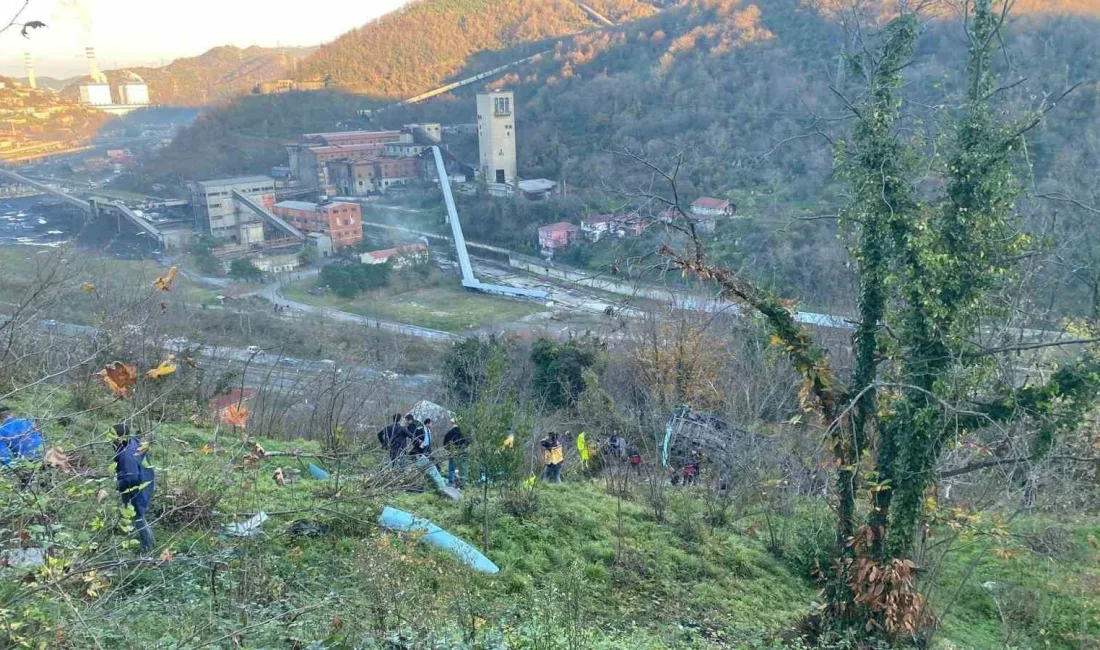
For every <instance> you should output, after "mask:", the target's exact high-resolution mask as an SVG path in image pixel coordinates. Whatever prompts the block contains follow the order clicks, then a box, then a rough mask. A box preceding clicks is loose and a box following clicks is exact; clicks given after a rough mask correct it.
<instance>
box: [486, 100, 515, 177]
mask: <svg viewBox="0 0 1100 650" xmlns="http://www.w3.org/2000/svg"><path fill="white" fill-rule="evenodd" d="M514 109H515V96H514V95H513V93H511V92H492V93H478V96H477V139H478V146H479V148H480V151H481V156H480V170H481V178H482V180H484V181H485V182H486V183H514V182H515V180H516V114H515V110H514Z"/></svg>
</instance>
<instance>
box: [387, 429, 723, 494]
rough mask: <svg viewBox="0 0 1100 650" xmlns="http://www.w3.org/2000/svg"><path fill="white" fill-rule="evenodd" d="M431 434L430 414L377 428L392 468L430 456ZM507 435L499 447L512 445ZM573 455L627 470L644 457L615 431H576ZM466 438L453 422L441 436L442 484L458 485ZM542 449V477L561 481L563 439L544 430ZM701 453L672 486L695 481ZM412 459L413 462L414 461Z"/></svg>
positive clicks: (637, 467)
mask: <svg viewBox="0 0 1100 650" xmlns="http://www.w3.org/2000/svg"><path fill="white" fill-rule="evenodd" d="M434 435H435V434H434V433H433V431H432V420H431V418H424V421H423V422H421V421H419V420H417V419H416V418H415V417H414V416H413V415H412V414H408V415H406V416H404V418H402V416H401V414H396V415H394V416H393V419H392V421H391V422H390V424H389V425H387V426H385V427H383V428H382V429H381V430H379V431H378V444H380V445H382V448H383V449H386V450H387V451H388V453H389V459H390V463H391V465H392V466H393V467H395V468H397V469H404V468H405V467H406V466H407V465H408V459H409V458H414V459H419V458H421V457H431V456H432V453H433V451H434V450H435V445H434ZM513 439H514V438H513V437H512V436H509V437H508V439H507V440H505V442H504V447H505V448H507V447H510V446H511V445H512V441H513ZM576 445H577V454H578V457H579V459H580V468H581V470H582V471H593V470H598V469H599V468H601V467H608V466H612V465H614V464H620V465H625V466H626V467H627V468H628V469H629V470H631V471H634V472H639V473H640V472H641V471H642V468H643V466H644V462H645V461H644V459H643V457H642V453H641V451H640V450H639V449H638V448H637V447H636V446H634V445H631V444H629V443H627V441H626V439H625V438H624V437H623V436H621V435H619V434H618V433H616V434H613V435H611V436H609V437H608V438H605V439H602V440H596V441H594V442H590V441H588V440H586V434H585V433H584V432H583V431H581V432H580V433H579V434H577V437H576ZM469 446H470V440H469V439H468V438H467V437H466V436H465V435H464V434H463V432H462V430H461V429H460V428H459V427H458V425H457V423H456V424H455V425H454V426H452V427H451V428H450V430H448V431H447V433H446V435H444V436H443V449H444V451H445V452H446V458H447V474H446V477H447V484H448V485H450V486H451V487H463V486H464V485H465V484H466V480H467V473H468V470H469ZM539 448H540V449H541V451H542V465H543V468H542V477H543V480H545V481H547V482H548V483H561V476H562V469H563V468H564V466H565V443H564V442H563V440H562V437H561V436H560V435H559V434H558V433H557V432H555V431H551V432H549V433H548V434H547V435H546V437H544V438H543V439H542V440H540V441H539ZM701 461H702V456H701V455H700V454H699V453H698V452H696V453H695V454H694V455H693V456H692V458H691V459H690V462H687V463H686V464H684V465H683V467H674V468H672V469H670V470H669V480H670V481H671V482H672V484H673V485H681V484H682V485H694V484H695V483H696V481H697V480H698V478H699V473H700V465H701ZM414 462H415V461H414Z"/></svg>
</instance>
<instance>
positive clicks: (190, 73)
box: [64, 46, 312, 106]
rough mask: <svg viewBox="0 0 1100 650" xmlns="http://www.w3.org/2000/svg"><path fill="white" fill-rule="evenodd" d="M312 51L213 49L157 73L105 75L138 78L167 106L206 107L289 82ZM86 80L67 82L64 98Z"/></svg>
mask: <svg viewBox="0 0 1100 650" xmlns="http://www.w3.org/2000/svg"><path fill="white" fill-rule="evenodd" d="M311 51H312V48H288V47H285V48H266V47H256V46H253V47H248V48H245V49H241V48H238V47H233V46H223V47H215V48H213V49H211V50H208V51H207V52H204V53H203V54H200V55H199V56H196V57H189V58H183V59H176V60H175V61H172V62H171V63H169V64H168V65H166V66H164V67H162V68H151V67H134V68H126V69H124V70H107V71H105V73H104V74H106V75H107V79H108V80H109V81H110V82H111V84H112V85H114V84H117V83H119V82H122V81H126V80H128V79H129V78H130V77H129V74H128V73H133V74H136V75H138V76H140V77H141V78H142V79H144V80H145V81H146V82H148V84H149V98H150V101H152V103H154V104H161V105H166V106H206V105H209V104H215V103H218V102H222V101H226V100H229V99H233V98H235V97H237V96H240V95H247V94H248V93H250V92H252V89H253V88H254V87H255V86H256V85H257V84H259V83H261V82H264V81H270V80H272V79H282V78H286V77H289V76H292V75H293V73H294V68H295V66H296V65H297V62H298V61H299V60H300V59H302V58H303V57H305V56H307V55H308V54H309V53H310V52H311ZM87 81H88V77H87V76H83V77H79V78H77V79H75V80H70V83H69V84H68V87H67V88H66V89H65V91H64V93H65V94H66V95H67V96H70V97H76V96H77V95H76V93H77V86H79V85H80V84H82V83H86V82H87Z"/></svg>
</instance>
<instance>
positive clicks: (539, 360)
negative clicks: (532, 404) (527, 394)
mask: <svg viewBox="0 0 1100 650" xmlns="http://www.w3.org/2000/svg"><path fill="white" fill-rule="evenodd" d="M598 352H599V344H598V342H597V341H595V340H594V339H592V338H590V337H587V336H585V337H582V338H572V339H569V340H568V341H565V342H564V343H558V342H557V341H553V340H551V339H547V338H541V339H539V340H537V341H535V344H534V345H533V346H532V347H531V362H532V363H533V364H534V365H535V373H534V376H533V377H532V378H531V387H532V389H533V390H534V392H535V395H536V396H538V397H539V398H541V399H543V400H545V402H546V404H547V406H550V407H552V408H566V407H572V406H574V405H575V404H576V403H577V398H578V397H580V395H581V393H582V392H583V391H584V372H585V370H588V369H589V368H591V367H592V366H593V365H595V363H596V361H597V359H598Z"/></svg>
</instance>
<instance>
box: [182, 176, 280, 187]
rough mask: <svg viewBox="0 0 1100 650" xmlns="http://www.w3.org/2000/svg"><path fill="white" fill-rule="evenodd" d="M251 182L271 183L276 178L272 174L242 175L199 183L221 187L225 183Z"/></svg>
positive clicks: (204, 185) (200, 182)
mask: <svg viewBox="0 0 1100 650" xmlns="http://www.w3.org/2000/svg"><path fill="white" fill-rule="evenodd" d="M250 183H271V184H272V185H274V184H275V179H274V178H271V177H270V176H241V177H239V178H218V179H215V180H212V181H199V185H201V186H202V187H220V186H224V185H248V184H250Z"/></svg>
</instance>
